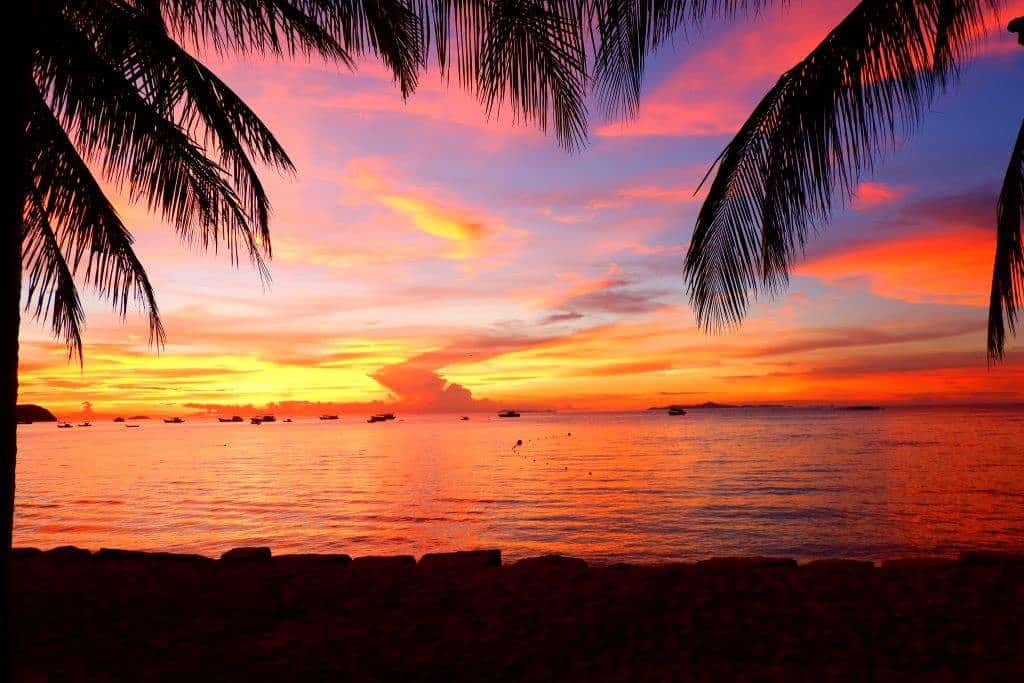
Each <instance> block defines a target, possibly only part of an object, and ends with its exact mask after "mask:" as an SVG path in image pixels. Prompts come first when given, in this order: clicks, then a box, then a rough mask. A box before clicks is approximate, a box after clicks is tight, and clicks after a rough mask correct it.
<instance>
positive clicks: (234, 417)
mask: <svg viewBox="0 0 1024 683" xmlns="http://www.w3.org/2000/svg"><path fill="white" fill-rule="evenodd" d="M217 422H242V418H241V416H239V415H232V416H231V417H218V418H217Z"/></svg>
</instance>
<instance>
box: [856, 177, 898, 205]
mask: <svg viewBox="0 0 1024 683" xmlns="http://www.w3.org/2000/svg"><path fill="white" fill-rule="evenodd" d="M901 197H903V190H901V189H899V188H896V187H892V186H890V185H885V184H883V183H873V182H862V183H861V184H860V186H859V187H858V188H857V196H856V197H855V198H854V200H853V208H855V209H868V208H872V207H875V206H878V205H879V204H885V203H887V202H893V201H896V200H897V199H900V198H901Z"/></svg>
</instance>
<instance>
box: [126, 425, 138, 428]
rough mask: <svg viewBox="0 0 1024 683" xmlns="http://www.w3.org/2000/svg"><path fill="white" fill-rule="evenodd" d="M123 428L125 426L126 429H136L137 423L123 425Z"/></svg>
mask: <svg viewBox="0 0 1024 683" xmlns="http://www.w3.org/2000/svg"><path fill="white" fill-rule="evenodd" d="M125 428H127V429H138V428H139V425H125Z"/></svg>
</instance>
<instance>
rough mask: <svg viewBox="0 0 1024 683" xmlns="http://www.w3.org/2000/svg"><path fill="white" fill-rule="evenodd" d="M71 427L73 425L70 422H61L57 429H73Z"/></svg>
mask: <svg viewBox="0 0 1024 683" xmlns="http://www.w3.org/2000/svg"><path fill="white" fill-rule="evenodd" d="M71 426H72V425H71V423H70V422H61V423H60V424H59V425H57V429H71Z"/></svg>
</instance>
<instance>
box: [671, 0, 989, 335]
mask: <svg viewBox="0 0 1024 683" xmlns="http://www.w3.org/2000/svg"><path fill="white" fill-rule="evenodd" d="M998 4H999V2H998V0H864V1H863V2H861V3H860V4H859V5H858V6H857V7H856V8H855V9H854V10H853V11H852V12H851V13H850V14H849V15H848V16H847V17H846V18H845V19H844V20H843V21H842V22H841V23H840V24H839V25H838V26H837V27H836V28H835V29H834V30H833V31H832V32H831V33H829V35H828V36H827V37H826V38H825V40H824V41H823V42H822V43H821V44H820V45H819V46H818V47H817V48H815V49H814V51H813V52H811V54H810V55H808V56H807V58H806V59H804V60H803V61H801V62H800V63H799V64H797V65H796V66H795V67H794V68H792V69H790V70H789V71H787V72H786V73H785V74H783V76H782V77H781V78H780V79H779V81H778V83H777V84H776V85H775V86H774V87H773V88H772V89H771V91H770V92H769V93H768V94H767V95H766V96H765V98H764V99H763V100H762V101H761V103H760V104H759V105H758V107H757V108H756V109H755V111H754V112H753V114H752V115H751V117H750V118H749V119H748V120H747V122H746V123H745V124H744V125H743V126H742V128H741V129H740V131H739V132H738V134H737V135H736V137H735V138H734V139H733V140H732V142H730V144H729V145H728V146H727V147H726V149H725V150H724V151H723V152H722V154H721V156H720V157H719V159H718V160H717V162H716V165H717V167H718V171H717V174H716V176H715V178H714V180H713V182H712V183H711V187H710V191H709V193H708V197H707V200H706V201H705V202H704V205H703V207H702V208H701V211H700V214H699V216H698V220H697V225H696V228H695V231H694V236H693V240H692V242H691V244H690V248H689V251H688V253H687V256H686V262H685V274H686V277H687V283H688V288H689V294H690V298H691V301H692V303H693V305H694V308H695V310H696V314H697V319H698V322H699V324H700V325H701V326H702V327H704V328H705V329H715V328H720V327H722V326H727V325H730V324H737V323H739V321H740V320H742V318H743V316H744V314H745V313H746V310H747V306H748V304H749V300H750V297H751V296H752V294H753V293H755V292H756V291H758V290H759V289H763V290H766V291H767V292H769V293H775V292H777V291H779V290H780V289H781V288H782V287H784V286H785V285H786V284H787V282H788V277H789V267H790V265H791V264H792V262H793V259H794V258H795V257H796V256H797V255H798V254H800V253H802V251H803V248H804V244H805V243H806V240H807V238H808V236H809V234H810V233H811V232H812V231H814V230H818V229H820V228H821V227H822V226H823V225H824V224H825V222H826V221H827V220H828V218H829V215H830V213H831V210H832V208H833V204H834V203H837V202H838V203H846V202H848V201H849V199H850V198H851V197H852V196H853V194H854V192H855V191H856V188H857V186H858V184H859V182H860V179H861V175H862V173H863V172H865V171H870V170H871V169H872V167H873V164H874V163H875V161H876V160H877V159H878V158H879V156H880V155H881V154H882V153H884V152H885V151H886V150H887V149H889V148H891V147H892V146H893V145H894V144H895V141H896V139H897V136H898V135H899V134H900V133H901V132H906V131H908V130H909V129H910V128H912V127H913V125H914V124H915V123H916V121H917V120H918V118H919V116H920V115H921V113H922V112H923V111H925V109H926V108H927V107H928V106H929V104H930V103H931V102H932V100H933V98H934V96H935V94H936V93H937V92H939V91H941V90H943V89H944V88H946V87H947V85H948V84H949V82H950V81H951V79H953V78H954V77H955V76H956V74H957V71H958V68H959V66H960V64H961V63H962V62H963V60H964V58H965V57H966V56H967V55H969V54H970V53H971V51H972V49H973V48H974V46H975V41H976V40H977V37H978V36H980V35H981V33H982V29H983V27H984V25H985V23H986V14H987V13H988V12H989V11H990V10H994V9H995V8H996V6H997V5H998ZM712 170H714V169H712ZM709 174H710V172H709Z"/></svg>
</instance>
